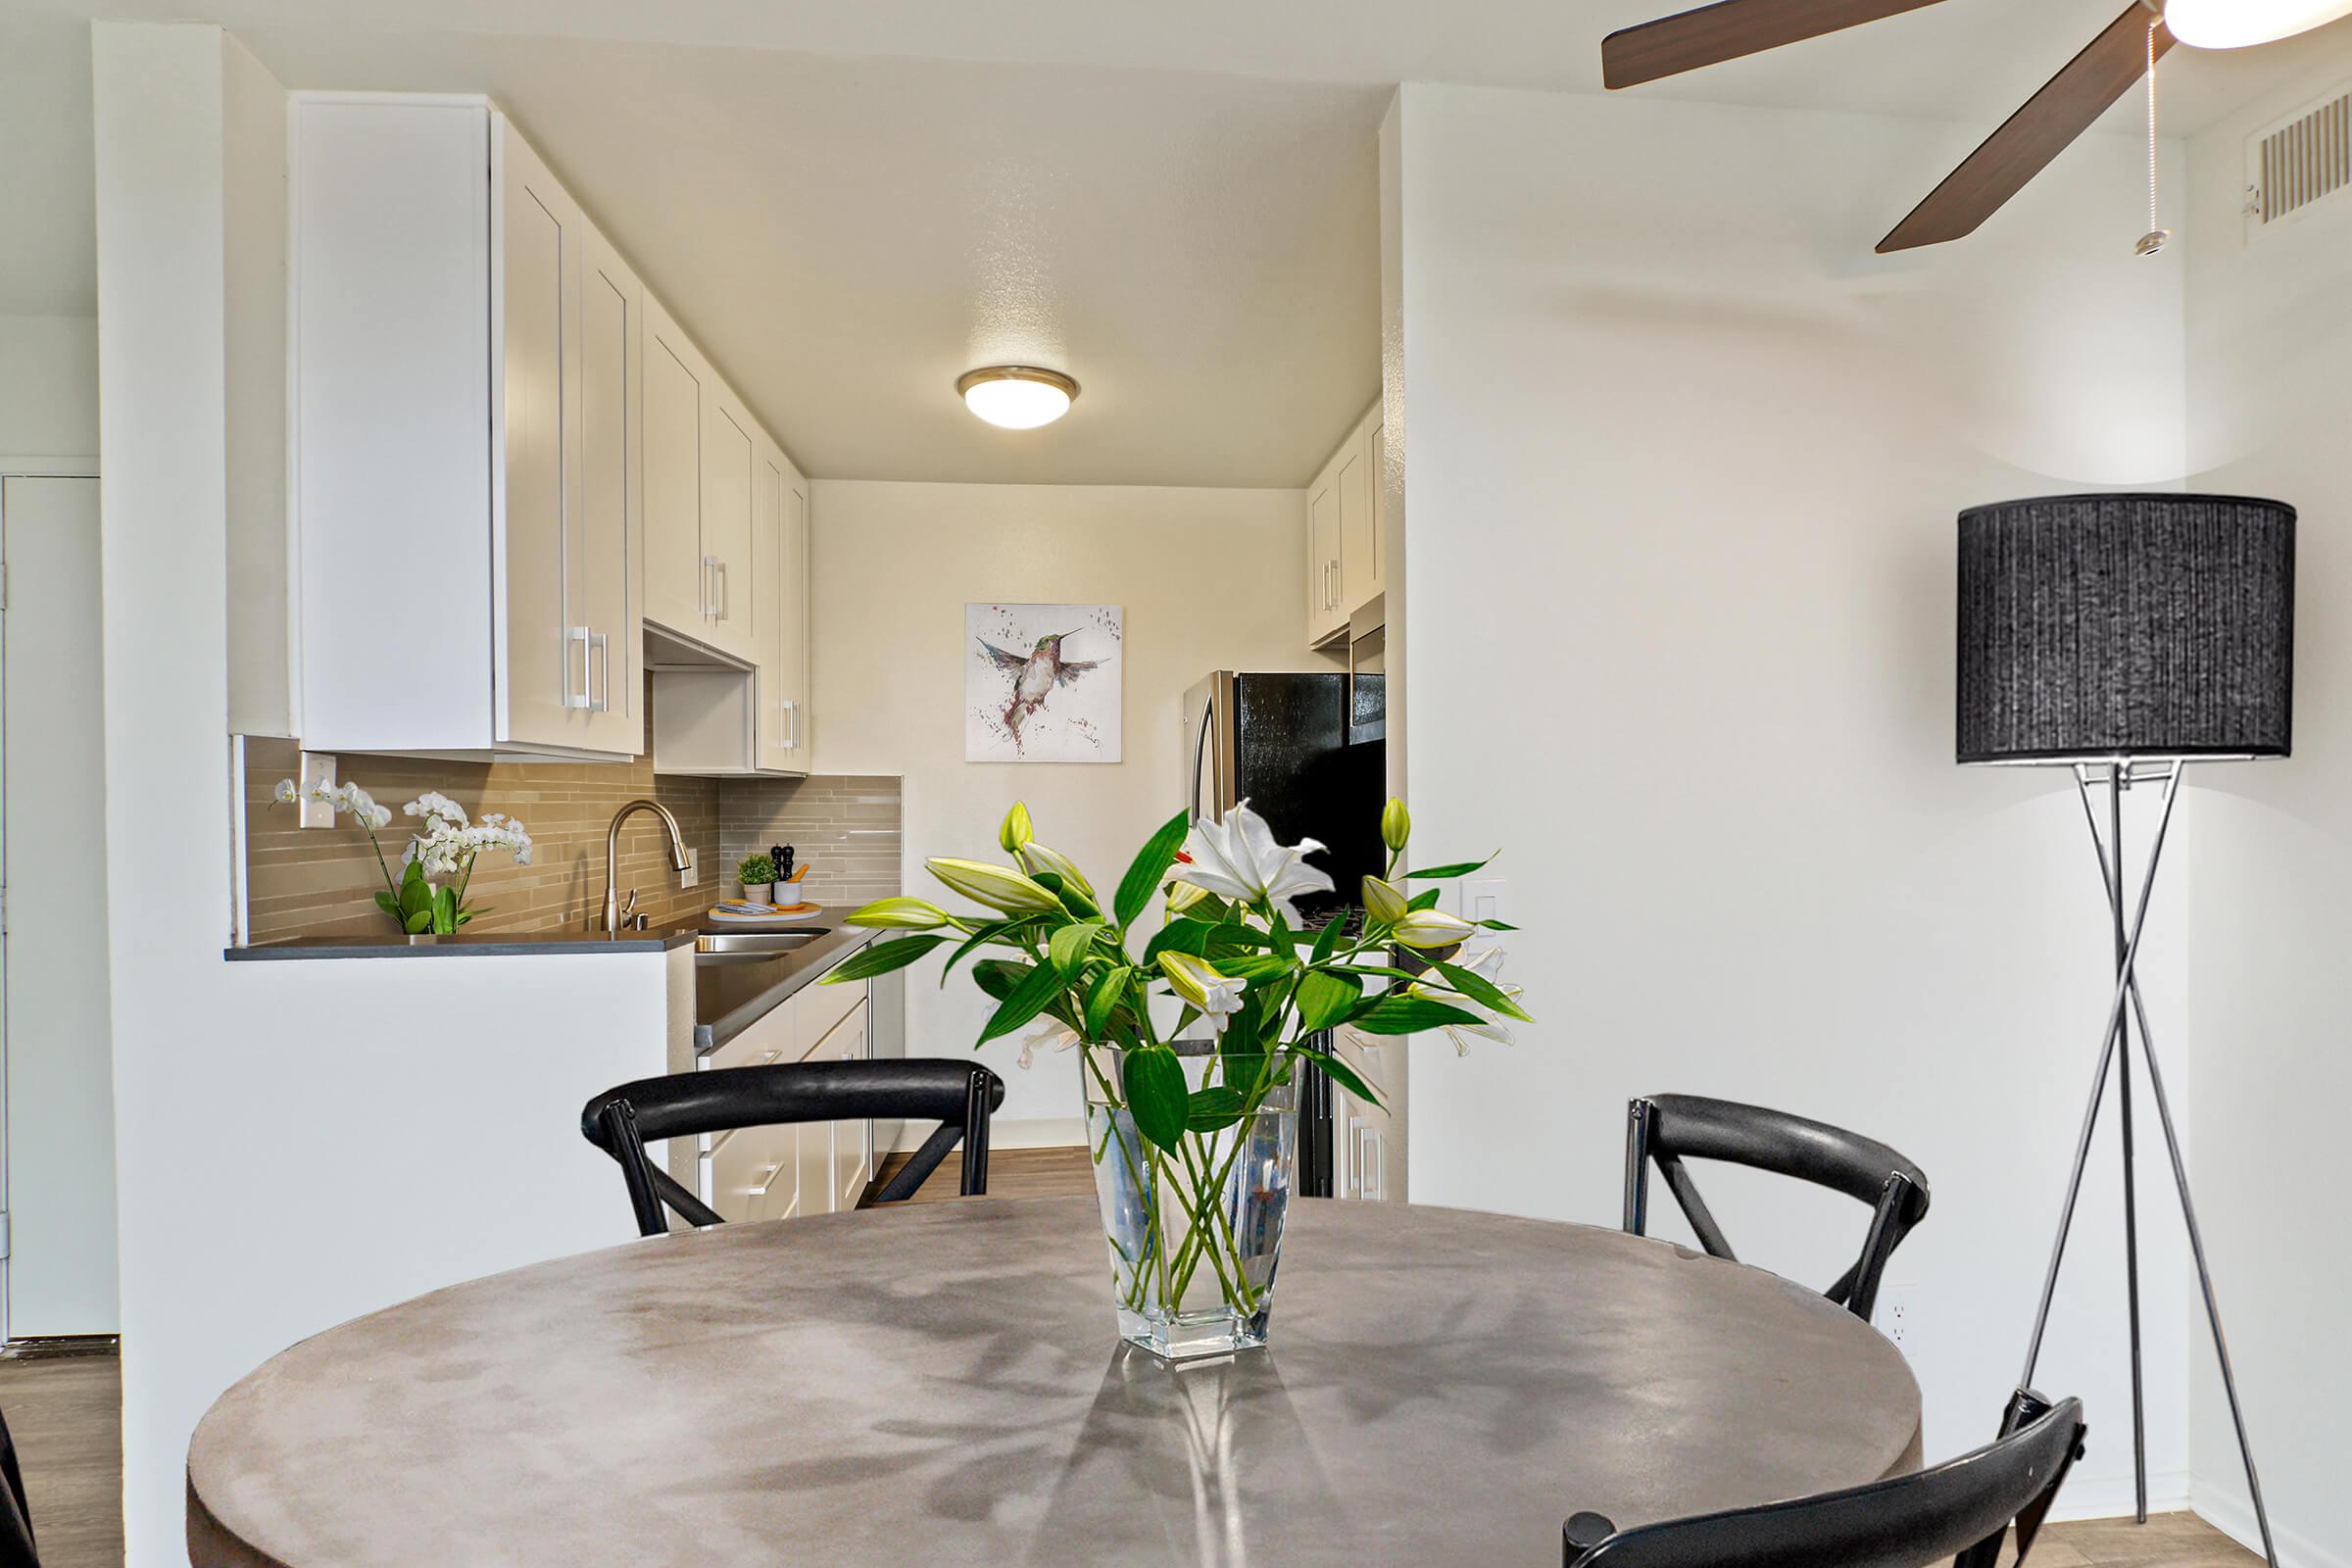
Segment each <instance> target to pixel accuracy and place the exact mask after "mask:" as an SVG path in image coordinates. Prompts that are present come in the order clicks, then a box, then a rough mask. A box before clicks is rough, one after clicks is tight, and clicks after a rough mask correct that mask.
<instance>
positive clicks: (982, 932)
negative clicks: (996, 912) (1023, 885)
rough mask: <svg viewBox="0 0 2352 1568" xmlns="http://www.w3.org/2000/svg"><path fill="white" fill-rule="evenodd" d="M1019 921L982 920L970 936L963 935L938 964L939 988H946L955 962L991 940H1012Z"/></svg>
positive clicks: (951, 939)
mask: <svg viewBox="0 0 2352 1568" xmlns="http://www.w3.org/2000/svg"><path fill="white" fill-rule="evenodd" d="M1021 923H1022V922H1020V921H1018V920H988V921H984V922H982V924H981V925H980V927H979V929H977V930H975V931H974V932H973V933H972V934H971V935H970V936H968V937H965V938H964V939H963V942H962V944H961V945H960V946H959V947H957V948H956V951H955V952H954V953H951V954H949V955H948V961H947V962H946V963H944V964H942V965H940V970H939V986H940V989H941V990H943V991H944V990H946V989H947V986H948V976H950V975H952V974H954V973H955V972H956V965H957V964H959V963H961V962H962V961H963V960H964V959H966V958H968V957H970V956H972V955H973V954H974V953H976V952H978V951H979V950H980V949H982V948H984V947H986V946H988V945H989V944H990V943H991V942H1001V941H1010V940H1012V933H1013V932H1014V931H1015V930H1016V929H1017V928H1018V927H1019V926H1020V925H1021ZM940 940H941V941H943V942H947V941H954V940H955V939H954V938H952V937H942V938H941V939H940Z"/></svg>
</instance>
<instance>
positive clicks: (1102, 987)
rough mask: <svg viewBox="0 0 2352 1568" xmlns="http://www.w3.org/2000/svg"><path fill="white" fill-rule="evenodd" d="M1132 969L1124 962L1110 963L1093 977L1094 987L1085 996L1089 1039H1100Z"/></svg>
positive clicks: (1086, 1032) (1121, 995) (1124, 990)
mask: <svg viewBox="0 0 2352 1568" xmlns="http://www.w3.org/2000/svg"><path fill="white" fill-rule="evenodd" d="M1131 972H1132V971H1131V970H1129V969H1128V968H1127V967H1126V966H1125V965H1124V964H1116V963H1114V964H1112V965H1110V967H1108V968H1106V969H1104V970H1103V972H1102V973H1101V974H1099V975H1097V976H1096V977H1095V989H1094V990H1092V991H1090V992H1088V993H1087V997H1086V1029H1085V1031H1084V1032H1085V1035H1086V1037H1087V1038H1088V1039H1089V1040H1101V1039H1103V1038H1104V1035H1105V1032H1106V1031H1107V1029H1108V1028H1109V1026H1110V1016H1111V1014H1112V1013H1113V1012H1115V1011H1116V1010H1117V1009H1118V1005H1119V999H1120V998H1122V997H1124V996H1125V995H1126V994H1127V976H1128V975H1129V974H1130V973H1131Z"/></svg>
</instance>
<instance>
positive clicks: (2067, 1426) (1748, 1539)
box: [1560, 1396, 2085, 1568]
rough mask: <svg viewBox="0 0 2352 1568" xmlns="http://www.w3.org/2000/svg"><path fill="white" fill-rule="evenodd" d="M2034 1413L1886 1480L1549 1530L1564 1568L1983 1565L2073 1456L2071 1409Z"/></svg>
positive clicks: (2020, 1539)
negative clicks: (1972, 1445)
mask: <svg viewBox="0 0 2352 1568" xmlns="http://www.w3.org/2000/svg"><path fill="white" fill-rule="evenodd" d="M2030 1397H2032V1398H2034V1405H2035V1409H2036V1410H2037V1412H2038V1413H2037V1414H2035V1415H2034V1418H2033V1419H2032V1420H2030V1421H2029V1422H2027V1423H2026V1424H2025V1425H2023V1426H2021V1427H2019V1428H2018V1429H2017V1430H2016V1431H2015V1432H2014V1433H2012V1434H2011V1435H2010V1436H2008V1437H2005V1438H2002V1439H2001V1440H2000V1441H1998V1442H1996V1443H1990V1444H1987V1445H1985V1446H1984V1447H1982V1448H1979V1449H1977V1450H1976V1451H1975V1452H1974V1453H1966V1454H1962V1455H1961V1456H1960V1457H1959V1458H1957V1459H1953V1460H1949V1461H1947V1462H1946V1463H1943V1464H1939V1465H1936V1466H1935V1467H1934V1468H1933V1469H1928V1470H1921V1471H1918V1472H1916V1473H1915V1474H1912V1475H1907V1476H1897V1477H1895V1478H1894V1479H1892V1480H1890V1481H1874V1482H1872V1483H1871V1484H1870V1485H1868V1486H1864V1487H1853V1488H1850V1489H1848V1490H1847V1491H1844V1492H1826V1493H1823V1494H1821V1495H1819V1496H1813V1497H1797V1498H1794V1499H1792V1500H1790V1501H1788V1502H1768V1503H1765V1504H1764V1505H1763V1506H1761V1507H1756V1508H1739V1509H1734V1510H1733V1511H1731V1512H1729V1513H1713V1514H1702V1515H1699V1516H1697V1517H1695V1518H1691V1519H1675V1520H1670V1521H1668V1522H1667V1523H1664V1524H1654V1525H1642V1526H1641V1527H1639V1528H1637V1529H1633V1530H1619V1529H1618V1528H1617V1527H1616V1526H1615V1525H1614V1524H1612V1523H1610V1522H1609V1521H1608V1520H1607V1519H1606V1518H1603V1517H1602V1516H1601V1515H1599V1514H1596V1513H1580V1514H1577V1515H1575V1516H1574V1517H1572V1518H1570V1519H1569V1521H1568V1522H1567V1524H1566V1525H1565V1526H1563V1527H1562V1529H1561V1531H1560V1539H1561V1543H1562V1545H1561V1558H1560V1560H1561V1562H1562V1563H1563V1564H1564V1565H1565V1568H1828V1565H1830V1564H1836V1565H1837V1568H1929V1565H1930V1564H1933V1563H1940V1562H1942V1561H1944V1560H1945V1559H1947V1558H1950V1559H1954V1561H1953V1568H1993V1565H1994V1564H1995V1563H1996V1562H1997V1561H1998V1560H1999V1557H2000V1550H2001V1544H2002V1542H2003V1539H2004V1538H2005V1537H2006V1536H2007V1534H2008V1532H2009V1527H2010V1526H2011V1525H2012V1524H2014V1525H2016V1527H2017V1559H2016V1560H2017V1561H2019V1562H2023V1561H2025V1560H2026V1553H2027V1552H2029V1551H2030V1550H2032V1549H2033V1546H2034V1536H2035V1535H2037V1534H2038V1533H2039V1532H2040V1530H2041V1524H2042V1520H2043V1519H2045V1518H2046V1517H2048V1515H2049V1511H2050V1504H2052V1503H2053V1502H2055V1501H2057V1499H2058V1488H2059V1487H2060V1486H2061V1485H2063V1484H2064V1483H2065V1481H2066V1473H2067V1471H2068V1469H2069V1468H2071V1467H2072V1466H2073V1464H2074V1462H2075V1461H2076V1460H2077V1459H2079V1458H2081V1457H2082V1434H2083V1432H2084V1430H2085V1428H2084V1427H2083V1425H2082V1401H2080V1400H2078V1399H2064V1400H2061V1401H2060V1402H2059V1403H2057V1404H2055V1405H2051V1404H2049V1403H2047V1402H2046V1401H2044V1400H2041V1399H2040V1398H2039V1397H2037V1396H2030Z"/></svg>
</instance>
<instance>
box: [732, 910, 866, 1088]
mask: <svg viewBox="0 0 2352 1568" xmlns="http://www.w3.org/2000/svg"><path fill="white" fill-rule="evenodd" d="M849 912H850V911H849V910H847V909H834V908H828V909H825V910H822V911H821V912H819V913H818V914H817V916H816V918H814V919H812V920H810V921H809V922H807V925H806V926H805V927H804V929H811V930H822V931H823V932H824V935H822V936H820V937H818V938H817V939H816V940H815V941H814V942H811V943H809V945H808V946H807V947H805V948H802V949H800V950H798V951H797V952H793V953H780V954H778V955H776V956H774V957H772V958H763V959H761V960H760V961H759V962H758V963H697V964H696V965H695V966H694V1054H696V1055H698V1056H700V1055H705V1054H709V1053H711V1052H713V1051H716V1050H717V1049H718V1048H719V1047H720V1046H723V1045H725V1044H726V1043H727V1042H728V1041H730V1040H732V1039H734V1038H735V1037H736V1036H737V1035H739V1034H741V1033H743V1032H744V1031H745V1030H746V1029H749V1028H750V1027H751V1026H752V1025H753V1024H756V1023H758V1022H759V1021H760V1019H761V1018H763V1017H765V1016H766V1015H767V1014H768V1013H769V1012H770V1011H772V1010H773V1009H774V1008H775V1006H776V1005H777V1004H779V1003H781V1002H782V1001H784V999H785V998H787V997H789V996H791V995H792V994H793V993H794V992H796V991H798V990H800V989H801V988H802V987H803V986H805V985H807V984H809V982H810V981H812V980H814V979H815V978H816V977H817V976H818V975H821V974H823V973H824V972H825V971H826V970H827V969H830V968H832V967H833V966H834V965H835V964H837V963H839V962H841V960H842V959H844V958H846V957H848V956H850V955H851V954H853V953H855V952H857V951H858V949H859V948H862V947H864V946H865V945H866V944H867V943H868V942H871V941H872V940H873V939H874V938H875V937H876V936H878V935H880V933H879V932H875V931H870V930H867V929H866V928H864V927H862V926H855V925H844V924H843V923H842V917H843V916H845V915H847V914H848V913H849ZM729 929H730V930H732V929H736V928H735V927H729ZM777 929H780V930H781V929H790V928H789V927H778V928H777Z"/></svg>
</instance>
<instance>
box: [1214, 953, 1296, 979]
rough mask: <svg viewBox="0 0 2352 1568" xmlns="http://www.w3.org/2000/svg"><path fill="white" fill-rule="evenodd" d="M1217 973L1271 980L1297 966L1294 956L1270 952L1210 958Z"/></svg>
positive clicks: (1234, 977)
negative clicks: (1278, 955) (1279, 955)
mask: <svg viewBox="0 0 2352 1568" xmlns="http://www.w3.org/2000/svg"><path fill="white" fill-rule="evenodd" d="M1209 961H1210V962H1211V963H1213V964H1215V965H1216V966H1217V973H1219V974H1221V975H1223V976H1224V977H1225V978H1226V979H1228V980H1271V979H1273V978H1274V977H1275V976H1276V975H1278V974H1289V973H1291V972H1292V971H1293V970H1295V969H1297V968H1298V967H1299V960H1298V959H1296V958H1283V957H1277V956H1275V955H1273V954H1271V953H1260V954H1255V955H1252V956H1248V957H1228V958H1211V959H1210V960H1209Z"/></svg>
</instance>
